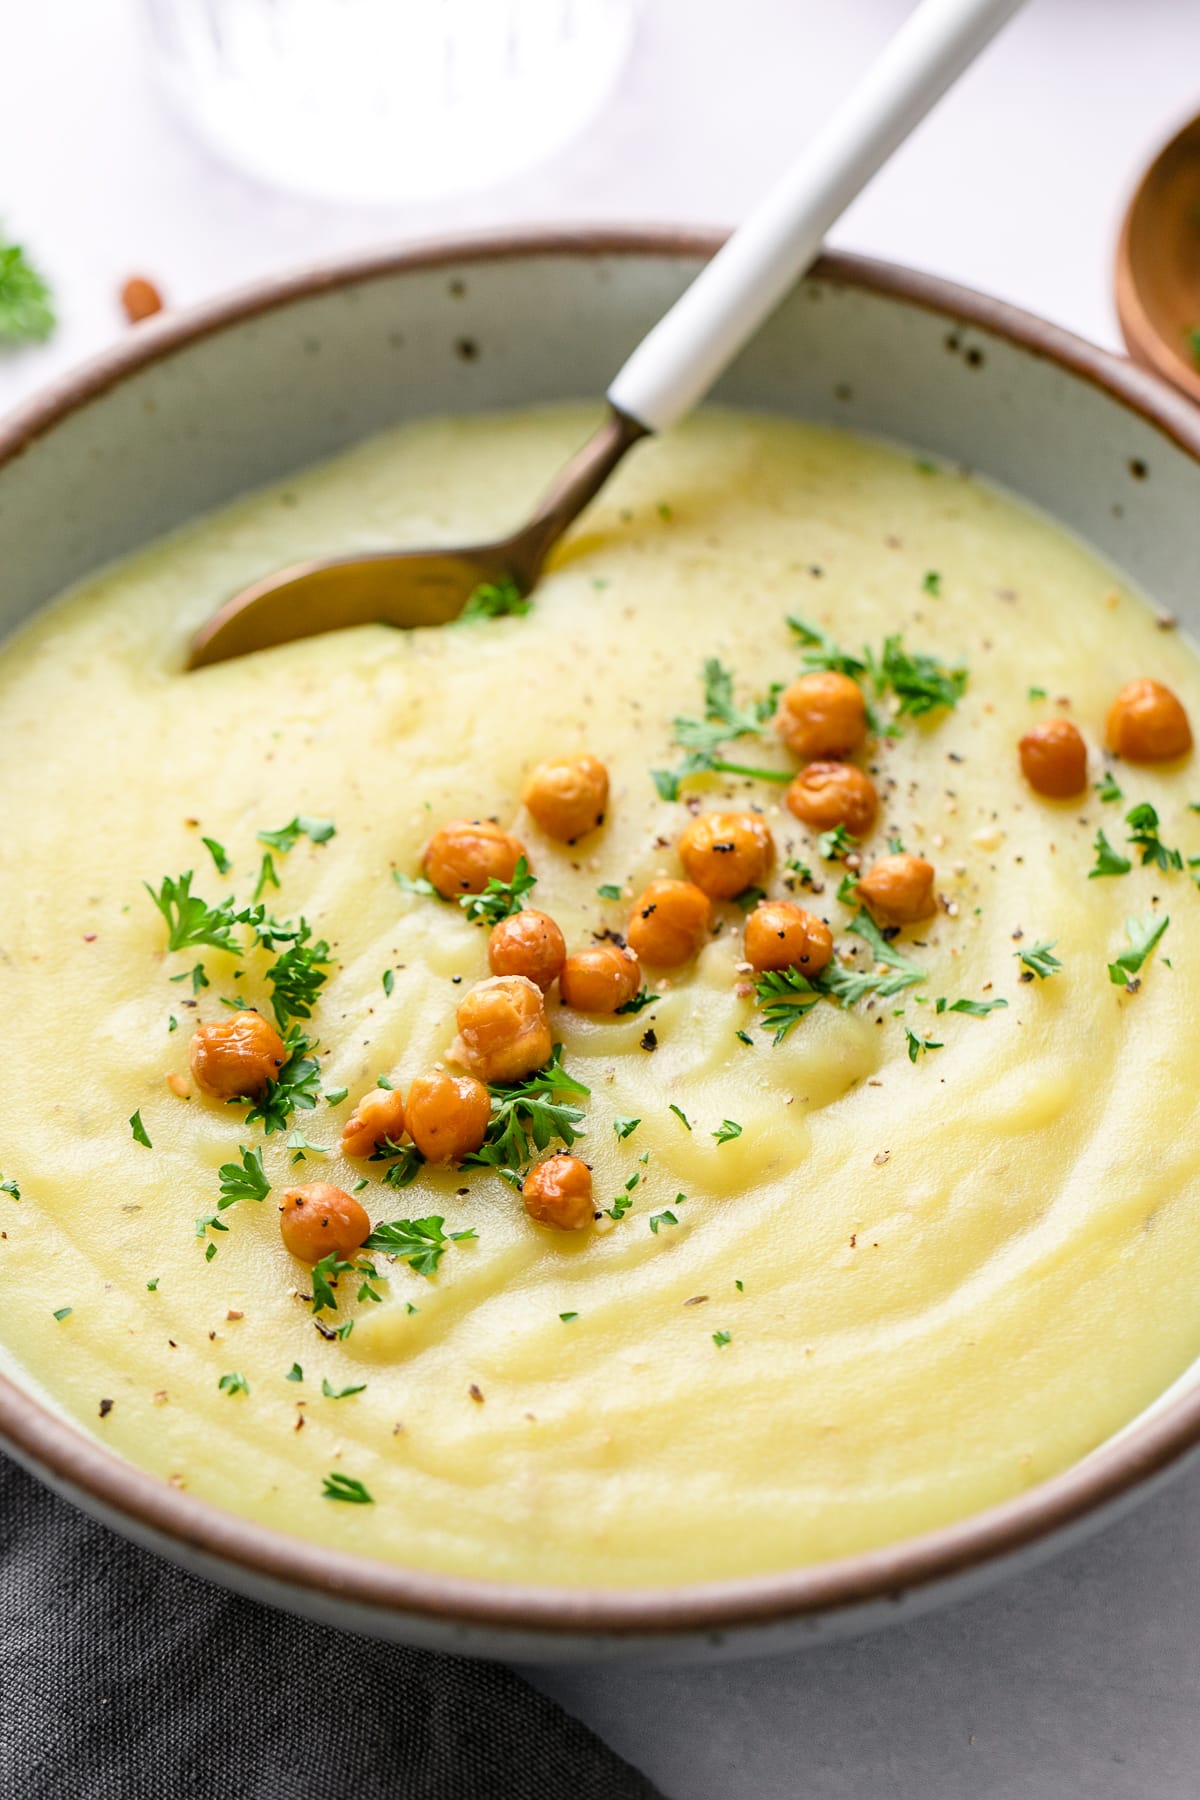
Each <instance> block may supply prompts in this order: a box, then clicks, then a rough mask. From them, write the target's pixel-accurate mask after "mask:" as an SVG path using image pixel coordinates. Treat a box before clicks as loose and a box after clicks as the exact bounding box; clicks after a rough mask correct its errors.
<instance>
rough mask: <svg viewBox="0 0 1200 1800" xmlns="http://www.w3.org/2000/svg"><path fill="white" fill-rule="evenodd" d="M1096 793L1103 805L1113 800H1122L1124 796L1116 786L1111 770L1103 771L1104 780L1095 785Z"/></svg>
mask: <svg viewBox="0 0 1200 1800" xmlns="http://www.w3.org/2000/svg"><path fill="white" fill-rule="evenodd" d="M1096 792H1097V794H1098V795H1099V797H1100V799H1101V801H1102V802H1103V803H1104V804H1105V805H1108V804H1109V803H1110V802H1111V801H1113V800H1123V799H1124V798H1125V796H1124V794H1123V793H1122V792H1121V790H1120V788H1119V787H1118V786H1117V782H1116V777H1115V776H1114V774H1113V772H1112V770H1111V769H1106V770H1105V771H1104V780H1103V781H1098V782H1097V783H1096Z"/></svg>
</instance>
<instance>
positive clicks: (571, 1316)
mask: <svg viewBox="0 0 1200 1800" xmlns="http://www.w3.org/2000/svg"><path fill="white" fill-rule="evenodd" d="M558 1316H559V1318H560V1319H561V1320H562V1322H563V1324H564V1325H570V1324H571V1323H572V1321H573V1320H575V1319H577V1318H578V1317H579V1314H578V1313H577V1312H565V1313H559V1315H558Z"/></svg>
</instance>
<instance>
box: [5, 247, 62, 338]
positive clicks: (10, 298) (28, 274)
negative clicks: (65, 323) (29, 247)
mask: <svg viewBox="0 0 1200 1800" xmlns="http://www.w3.org/2000/svg"><path fill="white" fill-rule="evenodd" d="M2 239H3V232H2V231H0V344H22V343H24V344H40V343H42V342H43V341H44V340H45V339H46V338H48V337H49V336H50V333H51V332H52V331H53V330H54V327H55V325H56V324H57V322H58V321H57V319H56V318H55V314H54V302H53V300H52V298H51V295H50V289H49V288H48V287H47V285H46V282H45V281H44V279H43V278H42V276H41V275H40V274H39V273H38V271H37V269H36V268H35V267H34V265H33V264H32V263H31V262H30V260H29V257H28V255H27V254H26V252H25V251H24V250H23V249H22V247H21V245H20V244H6V243H4V242H3V241H2Z"/></svg>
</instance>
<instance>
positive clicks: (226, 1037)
mask: <svg viewBox="0 0 1200 1800" xmlns="http://www.w3.org/2000/svg"><path fill="white" fill-rule="evenodd" d="M189 1060H190V1062H191V1065H192V1075H193V1076H194V1078H195V1082H196V1086H197V1087H198V1088H201V1089H203V1091H204V1092H205V1093H206V1094H211V1095H212V1096H213V1098H214V1099H215V1100H240V1099H241V1098H242V1096H243V1095H245V1096H246V1098H247V1099H248V1100H257V1099H258V1098H259V1096H260V1095H261V1094H264V1093H265V1092H266V1088H267V1083H268V1082H269V1081H274V1079H275V1077H276V1076H277V1075H278V1073H279V1071H280V1069H282V1067H283V1065H284V1063H285V1062H286V1061H287V1051H286V1050H285V1048H284V1044H283V1039H282V1038H281V1037H280V1035H279V1033H278V1032H277V1031H276V1029H275V1027H274V1026H273V1025H272V1024H271V1023H270V1021H269V1020H267V1019H264V1018H263V1016H262V1014H261V1013H256V1012H236V1013H231V1014H230V1015H229V1017H228V1018H225V1019H214V1020H213V1022H212V1024H211V1025H197V1027H196V1035H195V1036H194V1037H193V1039H192V1047H191V1052H190V1055H189Z"/></svg>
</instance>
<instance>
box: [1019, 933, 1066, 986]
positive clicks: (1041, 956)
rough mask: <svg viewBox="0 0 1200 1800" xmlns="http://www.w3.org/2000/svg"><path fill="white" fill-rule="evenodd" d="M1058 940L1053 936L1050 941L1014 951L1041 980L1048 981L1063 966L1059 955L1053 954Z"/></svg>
mask: <svg viewBox="0 0 1200 1800" xmlns="http://www.w3.org/2000/svg"><path fill="white" fill-rule="evenodd" d="M1057 942H1058V939H1057V938H1051V939H1050V941H1049V943H1045V944H1032V945H1031V946H1030V948H1029V949H1028V950H1017V951H1014V955H1015V956H1016V957H1017V958H1018V960H1019V961H1020V962H1022V963H1023V964H1024V966H1025V967H1026V968H1027V969H1029V970H1030V971H1031V973H1032V974H1034V975H1036V976H1037V978H1038V980H1039V981H1048V980H1049V978H1050V976H1051V975H1054V974H1057V972H1058V970H1059V969H1061V968H1062V963H1061V962H1060V961H1059V959H1058V957H1057V956H1054V955H1052V954H1051V952H1052V951H1053V949H1054V946H1055V944H1056V943H1057Z"/></svg>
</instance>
